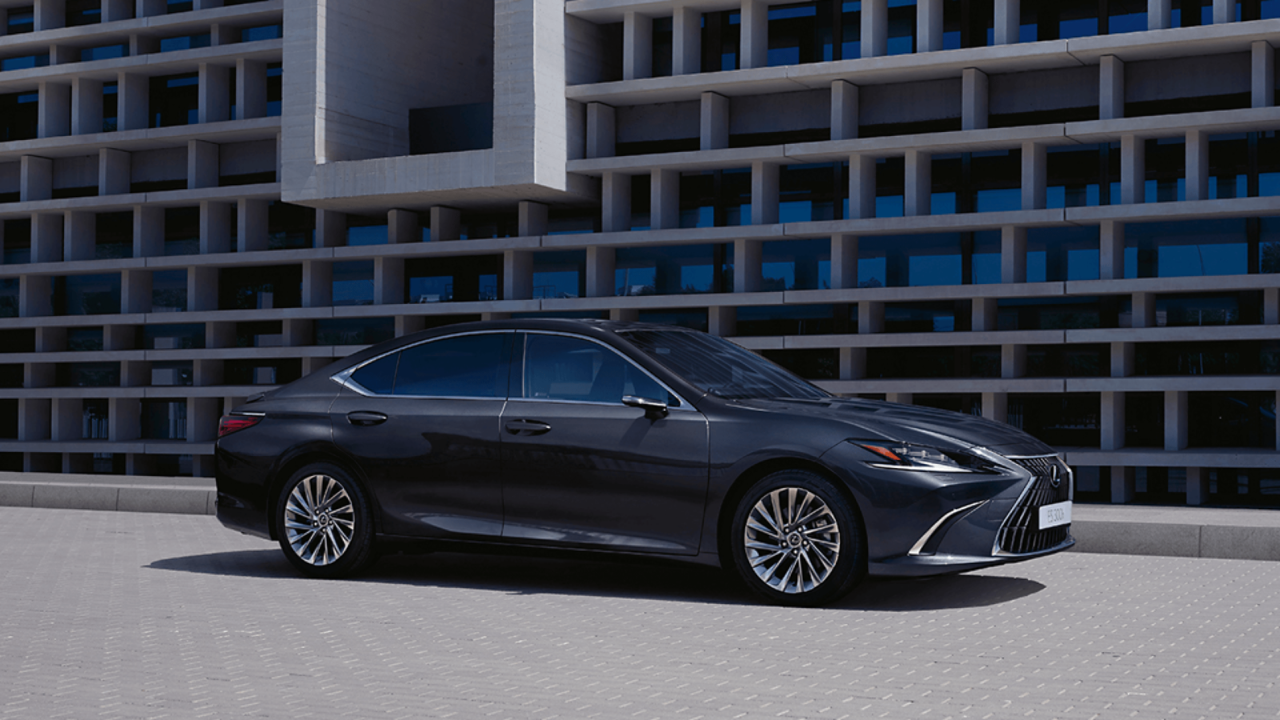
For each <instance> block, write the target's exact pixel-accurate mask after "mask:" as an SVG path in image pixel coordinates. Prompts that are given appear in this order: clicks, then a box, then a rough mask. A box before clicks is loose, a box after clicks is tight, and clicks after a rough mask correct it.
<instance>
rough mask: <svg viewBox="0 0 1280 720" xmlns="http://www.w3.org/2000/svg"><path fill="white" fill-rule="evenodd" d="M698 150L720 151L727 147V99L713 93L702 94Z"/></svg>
mask: <svg viewBox="0 0 1280 720" xmlns="http://www.w3.org/2000/svg"><path fill="white" fill-rule="evenodd" d="M698 135H699V145H698V146H699V148H700V149H702V150H720V149H722V148H727V147H729V98H727V97H725V96H723V95H721V94H719V93H713V92H704V93H702V116H701V125H700V130H699V134H698Z"/></svg>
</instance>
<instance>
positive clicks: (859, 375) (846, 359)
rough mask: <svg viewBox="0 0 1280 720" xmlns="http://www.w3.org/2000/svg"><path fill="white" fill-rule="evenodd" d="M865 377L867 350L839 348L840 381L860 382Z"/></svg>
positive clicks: (861, 348)
mask: <svg viewBox="0 0 1280 720" xmlns="http://www.w3.org/2000/svg"><path fill="white" fill-rule="evenodd" d="M866 376H867V349H866V348H864V347H842V348H840V379H841V380H861V379H863V378H865V377H866Z"/></svg>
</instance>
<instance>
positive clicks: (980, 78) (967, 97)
mask: <svg viewBox="0 0 1280 720" xmlns="http://www.w3.org/2000/svg"><path fill="white" fill-rule="evenodd" d="M989 86H990V83H989V82H988V80H987V74H986V73H984V72H982V71H981V70H978V69H977V68H965V70H964V74H963V75H962V77H961V98H960V116H961V118H960V122H961V127H962V128H963V129H965V130H986V129H987V127H988V118H989V115H990V101H989V97H990V92H989Z"/></svg>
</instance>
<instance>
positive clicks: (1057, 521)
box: [1040, 500, 1071, 530]
mask: <svg viewBox="0 0 1280 720" xmlns="http://www.w3.org/2000/svg"><path fill="white" fill-rule="evenodd" d="M1070 524H1071V501H1070V500H1068V501H1067V502H1060V503H1054V504H1053V505H1044V506H1042V507H1041V508H1040V529H1041V530H1048V529H1049V528H1056V527H1059V526H1061V525H1070Z"/></svg>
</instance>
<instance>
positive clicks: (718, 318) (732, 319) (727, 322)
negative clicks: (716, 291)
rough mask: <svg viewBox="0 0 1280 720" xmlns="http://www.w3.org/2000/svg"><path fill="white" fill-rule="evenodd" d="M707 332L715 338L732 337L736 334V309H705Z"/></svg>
mask: <svg viewBox="0 0 1280 720" xmlns="http://www.w3.org/2000/svg"><path fill="white" fill-rule="evenodd" d="M707 332H708V333H709V334H711V335H715V336H716V337H733V336H734V335H737V334H738V308H735V307H709V308H707Z"/></svg>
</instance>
